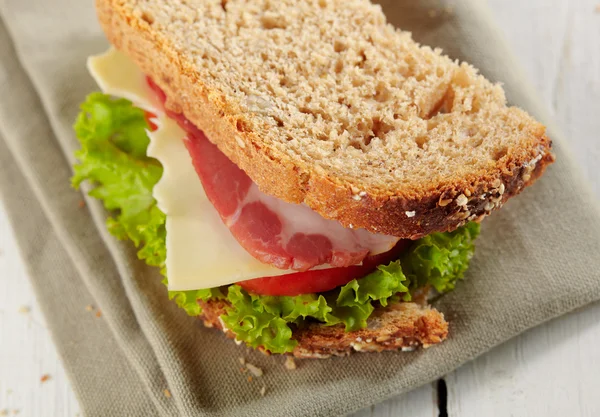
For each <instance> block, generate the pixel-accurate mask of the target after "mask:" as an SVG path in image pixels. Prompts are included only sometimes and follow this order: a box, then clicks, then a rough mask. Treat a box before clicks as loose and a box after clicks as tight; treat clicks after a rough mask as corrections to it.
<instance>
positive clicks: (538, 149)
mask: <svg viewBox="0 0 600 417" xmlns="http://www.w3.org/2000/svg"><path fill="white" fill-rule="evenodd" d="M96 4H97V9H98V14H99V17H100V21H101V24H102V26H103V28H104V30H105V32H106V35H107V37H108V39H109V40H110V42H111V43H113V44H114V45H115V46H116V47H117V48H118V49H120V50H121V51H123V52H125V53H126V54H127V55H129V56H130V57H131V58H132V59H133V60H134V61H135V62H136V63H137V64H138V65H139V66H140V67H141V69H142V70H143V71H144V72H145V73H146V74H148V75H149V76H150V77H151V78H153V79H154V81H155V82H156V83H157V84H158V85H159V86H160V87H161V88H162V89H163V90H164V91H165V92H166V94H167V97H168V101H167V107H169V108H170V109H172V110H174V111H177V112H182V113H184V114H185V116H186V117H187V118H188V119H189V120H191V121H192V122H193V123H194V124H196V125H197V126H198V127H199V128H200V129H202V130H204V131H205V132H206V133H207V136H208V137H209V139H210V140H211V141H212V142H214V143H215V144H217V146H218V147H219V148H220V149H221V150H222V151H223V152H224V153H225V154H226V155H227V156H228V157H229V158H230V159H231V160H233V161H234V162H235V163H236V164H237V165H238V166H240V167H241V168H242V169H243V170H244V171H246V172H247V173H248V175H249V176H250V177H251V178H252V179H253V180H254V181H255V182H256V183H257V184H258V186H259V187H260V188H261V190H263V191H264V192H266V193H268V194H271V195H274V196H276V197H278V198H280V199H283V200H285V201H289V202H293V203H305V204H307V205H308V206H310V207H311V208H313V209H314V210H315V211H317V212H318V213H320V214H321V215H322V216H324V217H326V218H333V219H337V220H339V221H340V222H341V223H342V224H344V225H345V226H346V227H356V228H366V229H368V230H370V231H373V232H378V233H386V234H391V235H395V236H399V237H404V238H412V239H415V238H419V237H421V236H424V235H427V234H429V233H431V232H433V231H447V230H452V229H454V228H456V227H458V226H461V225H463V224H464V223H466V222H467V221H472V220H475V221H479V220H481V219H482V218H483V217H484V216H486V215H488V214H490V212H492V211H493V210H496V209H498V208H499V207H501V206H502V205H503V204H504V203H505V202H506V200H507V199H509V198H510V197H512V196H514V195H515V194H517V193H519V192H520V191H521V190H522V189H523V188H524V187H526V186H528V185H530V184H531V183H533V182H534V181H535V180H536V179H537V178H538V177H539V176H540V175H541V174H542V173H543V171H544V169H545V167H546V166H547V165H548V164H549V163H551V162H552V161H553V160H554V156H553V154H552V152H551V141H550V140H549V139H548V138H547V137H546V135H545V128H544V126H542V125H541V124H539V123H538V122H536V121H535V120H534V119H533V118H532V117H530V116H529V115H528V114H527V113H525V112H524V111H522V110H520V109H518V108H514V107H507V106H506V99H505V96H504V92H503V90H502V88H501V87H500V86H499V85H496V84H492V83H491V82H489V81H487V80H486V79H485V78H484V77H482V76H481V75H479V74H478V73H477V70H475V69H474V68H473V67H471V66H470V65H468V64H466V63H458V62H455V61H452V60H451V59H450V58H448V57H446V56H443V55H442V53H441V51H440V50H437V49H431V48H429V47H425V46H420V45H418V44H417V43H416V42H414V41H413V40H412V38H411V36H410V34H409V33H406V32H402V31H400V30H397V29H395V28H393V27H392V26H391V25H389V24H387V23H386V19H385V16H384V15H383V13H382V11H381V8H380V7H379V6H376V5H373V4H371V3H370V2H369V1H367V0H303V1H298V0H277V1H275V0H243V1H242V0H169V1H167V0H144V1H141V0H96Z"/></svg>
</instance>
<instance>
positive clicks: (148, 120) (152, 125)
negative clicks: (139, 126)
mask: <svg viewBox="0 0 600 417" xmlns="http://www.w3.org/2000/svg"><path fill="white" fill-rule="evenodd" d="M144 117H145V118H146V123H148V127H150V131H151V132H154V131H155V130H156V129H158V126H156V123H154V122H153V121H152V119H154V118H155V117H156V115H155V114H154V113H150V112H149V111H144Z"/></svg>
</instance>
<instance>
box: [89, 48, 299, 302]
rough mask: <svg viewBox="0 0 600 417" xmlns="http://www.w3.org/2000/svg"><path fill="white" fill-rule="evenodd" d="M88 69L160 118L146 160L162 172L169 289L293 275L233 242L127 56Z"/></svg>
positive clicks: (113, 54) (159, 196) (111, 53)
mask: <svg viewBox="0 0 600 417" xmlns="http://www.w3.org/2000/svg"><path fill="white" fill-rule="evenodd" d="M88 69H89V71H90V73H91V74H92V76H93V77H94V79H95V80H96V82H97V83H98V85H99V86H100V88H101V89H102V91H103V92H104V93H106V94H110V95H113V96H116V97H122V98H126V99H128V100H130V101H131V102H133V103H134V104H135V105H136V106H138V107H140V108H142V109H144V110H147V111H150V112H152V113H153V114H155V115H156V119H154V120H152V121H153V122H154V123H155V124H156V125H157V126H158V129H157V130H155V131H154V132H148V137H149V138H150V146H149V147H148V155H149V156H151V157H153V158H156V159H157V160H158V161H159V162H160V163H161V164H162V166H163V169H164V171H163V176H162V178H161V179H160V181H159V182H158V184H156V186H155V187H154V190H153V193H152V194H153V196H154V198H155V199H156V201H157V202H158V207H159V208H160V209H161V210H162V211H163V212H164V213H165V214H166V216H167V223H166V228H167V260H166V268H167V276H168V277H169V290H173V291H185V290H195V289H204V288H213V287H218V286H221V285H227V284H232V283H234V282H239V281H245V280H249V279H253V278H260V277H267V276H276V275H283V274H288V273H292V272H294V271H286V270H281V269H277V268H274V267H272V266H270V265H267V264H263V263H261V262H260V261H258V260H257V259H255V258H253V257H252V256H251V255H250V254H248V253H247V252H246V251H245V250H244V248H242V247H241V246H240V244H239V243H238V242H237V241H236V240H235V238H234V237H233V235H232V234H231V232H230V231H229V229H228V228H227V226H225V225H224V224H223V222H222V221H221V218H220V217H219V214H218V213H217V211H216V209H215V208H214V207H213V206H212V204H211V202H210V201H209V200H208V198H207V196H206V194H205V193H204V189H203V187H202V183H201V182H200V179H199V178H198V175H197V174H196V171H195V170H194V167H193V165H192V160H191V157H190V156H189V154H188V151H187V149H186V147H185V145H184V143H183V138H184V137H185V136H186V133H185V132H184V131H183V130H182V129H181V128H180V127H179V126H178V125H177V122H175V121H174V120H171V119H170V118H168V117H167V116H166V114H165V113H164V111H163V110H162V106H161V104H160V103H159V102H158V99H157V98H156V97H155V95H154V93H153V92H152V91H151V90H150V88H149V87H148V85H147V84H146V80H145V77H144V74H143V73H142V72H141V71H140V69H139V68H138V67H137V66H136V65H135V64H134V63H133V62H132V61H131V60H130V59H129V58H128V57H127V56H125V55H124V54H122V53H121V52H119V51H117V50H116V49H114V48H111V49H110V50H108V51H107V52H106V53H104V54H102V55H98V56H93V57H90V58H89V59H88Z"/></svg>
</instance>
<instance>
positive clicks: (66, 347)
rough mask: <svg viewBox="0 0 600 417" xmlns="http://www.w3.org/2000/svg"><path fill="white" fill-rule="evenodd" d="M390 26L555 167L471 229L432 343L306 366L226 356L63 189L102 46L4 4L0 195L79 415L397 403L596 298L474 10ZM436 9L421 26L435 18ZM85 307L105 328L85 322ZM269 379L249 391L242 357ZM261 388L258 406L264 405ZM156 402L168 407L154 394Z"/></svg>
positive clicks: (563, 194)
mask: <svg viewBox="0 0 600 417" xmlns="http://www.w3.org/2000/svg"><path fill="white" fill-rule="evenodd" d="M382 4H383V7H384V10H385V12H386V13H387V14H388V17H389V19H390V21H391V22H392V23H394V24H396V25H398V26H399V27H402V28H404V29H406V30H411V31H413V32H414V34H415V38H416V39H417V40H419V41H422V42H424V43H428V44H432V45H437V46H441V47H443V48H444V49H445V50H446V51H447V52H448V53H449V54H450V55H451V56H453V57H455V58H460V59H466V60H468V61H470V62H472V63H473V64H475V65H476V66H478V67H479V68H481V69H482V72H483V73H484V74H485V75H487V76H488V77H490V78H491V79H493V80H497V81H503V82H504V83H505V84H506V88H507V91H508V97H509V99H510V100H511V102H512V103H513V104H516V105H519V106H521V107H523V108H525V109H526V110H528V111H530V112H531V113H532V114H534V115H535V116H537V117H538V118H540V119H542V120H543V121H545V122H546V123H547V124H548V125H549V127H550V131H549V133H550V136H551V137H552V138H553V139H554V140H555V149H556V154H557V157H558V162H557V163H556V164H555V165H553V166H552V167H551V168H550V169H549V171H548V173H547V174H546V176H545V177H544V178H543V179H542V181H541V182H540V183H538V184H536V185H535V186H534V187H533V188H532V189H529V190H527V191H525V192H524V194H523V195H522V196H520V197H519V198H517V199H515V200H513V201H511V202H510V203H509V204H508V205H507V206H506V207H505V208H504V209H503V210H502V211H501V212H500V213H498V214H495V215H494V216H492V217H491V218H490V219H488V220H487V221H486V222H484V227H483V232H482V236H481V238H480V239H479V243H478V246H477V253H476V256H475V258H474V260H473V262H472V267H471V269H470V270H469V273H468V274H467V275H468V276H467V277H466V280H465V281H464V282H461V283H460V285H459V286H458V288H457V289H456V291H455V292H453V293H451V294H449V295H447V296H445V297H443V298H442V299H441V300H440V301H439V302H438V303H437V304H436V307H437V308H439V309H440V310H441V311H443V312H444V313H445V314H446V316H447V318H448V319H449V320H450V323H451V335H450V338H449V339H448V340H447V341H446V342H445V343H444V344H442V345H440V346H438V347H435V348H432V349H429V350H421V351H417V352H413V353H386V354H361V355H354V356H351V357H349V358H341V359H330V360H325V361H304V362H302V363H301V365H300V367H299V369H297V370H295V371H293V372H291V371H288V370H286V369H285V368H284V367H283V366H282V363H283V360H282V358H278V357H265V356H263V355H261V354H259V353H256V352H252V351H250V350H248V349H246V348H245V347H242V346H236V345H235V344H234V343H231V341H229V340H226V339H225V338H224V337H223V336H222V335H221V334H219V332H217V331H213V330H209V329H204V328H203V327H202V326H201V325H200V324H199V322H198V320H195V319H193V318H190V317H188V316H186V314H185V313H184V312H183V311H181V310H179V309H178V308H177V307H176V306H175V305H174V304H173V303H172V302H169V301H168V300H167V292H166V289H165V288H164V287H163V286H162V284H161V283H160V276H159V274H158V271H156V270H153V269H151V268H149V267H146V266H145V265H144V264H142V263H141V262H139V261H138V260H137V259H136V256H135V250H134V249H133V248H132V246H131V245H130V244H128V243H127V242H117V241H115V240H114V239H113V238H112V237H111V236H110V235H109V234H108V233H107V232H106V231H105V228H104V221H105V218H106V215H107V214H106V212H105V211H104V210H103V209H102V207H101V205H100V204H99V203H98V202H97V201H94V200H92V199H87V198H86V201H87V205H86V206H85V207H81V205H80V201H81V200H82V198H83V196H82V194H81V193H79V192H76V191H74V190H72V189H71V188H70V187H69V177H70V175H71V168H70V166H71V164H72V163H73V162H74V161H73V156H72V155H73V151H74V150H75V149H76V148H77V142H76V140H75V138H74V135H73V132H72V130H71V124H72V122H73V120H74V118H75V115H76V114H77V112H78V104H79V103H80V102H81V101H83V99H84V97H85V95H86V94H87V93H89V92H91V91H94V90H96V89H97V88H96V86H95V85H94V84H93V82H92V80H91V78H90V77H89V76H88V74H87V73H86V69H85V65H84V64H85V59H86V57H87V56H88V55H90V54H94V53H98V52H101V51H103V50H104V49H105V48H106V46H107V43H106V41H105V40H104V38H103V35H102V34H101V32H100V30H99V27H98V25H97V23H96V19H95V16H94V10H93V5H92V2H91V1H82V0H54V1H52V2H48V1H45V0H1V1H0V16H1V21H0V96H1V97H2V100H1V102H0V191H1V193H2V200H3V204H4V205H5V206H6V209H7V212H8V214H9V217H10V219H11V222H12V224H13V227H14V228H15V231H16V235H17V239H18V242H19V245H20V247H21V251H22V254H23V258H24V259H25V261H26V263H27V265H28V271H29V275H30V278H31V280H32V283H33V287H34V289H35V291H36V294H37V298H38V300H39V302H40V306H41V309H42V310H43V313H44V315H45V316H46V319H47V322H48V325H49V328H50V331H51V333H52V337H53V339H54V342H55V343H56V345H57V348H58V351H59V353H60V355H61V357H62V359H63V362H64V365H65V368H66V369H67V372H68V373H69V376H70V378H71V381H72V383H73V387H74V390H75V392H76V394H77V396H78V398H79V401H80V403H81V407H82V409H83V411H84V414H85V415H87V416H102V417H106V416H154V415H157V416H201V415H206V416H231V415H243V416H265V415H286V416H290V417H293V416H308V415H310V416H329V415H341V414H345V413H348V412H350V411H353V410H357V409H359V408H362V407H365V406H368V405H370V404H372V403H375V402H378V401H382V400H384V399H385V398H388V397H390V396H393V395H396V394H399V393H402V392H406V391H409V390H410V389H413V388H415V387H417V386H419V385H421V384H424V383H427V382H429V381H431V380H434V379H435V378H438V377H440V376H441V375H444V374H445V373H447V372H449V371H451V370H453V369H455V368H456V367H458V366H459V365H461V364H462V363H464V362H466V361H468V360H470V359H472V358H474V357H476V356H478V355H480V354H482V353H484V352H485V351H487V350H489V349H490V348H492V347H493V346H495V345H497V344H499V343H501V342H503V341H506V340H508V339H509V338H511V337H514V336H515V335H517V334H519V333H520V332H522V331H524V330H526V329H528V328H530V327H532V326H535V325H537V324H539V323H541V322H543V321H546V320H549V319H551V318H553V317H556V316H558V315H561V314H564V313H566V312H568V311H571V310H573V309H575V308H577V307H581V306H583V305H585V304H587V303H590V302H593V301H596V300H599V299H600V257H599V256H598V243H599V239H600V212H599V211H598V207H597V202H596V200H595V199H594V198H593V197H592V196H591V193H590V191H589V190H588V188H587V186H586V184H584V183H582V177H581V176H580V174H579V173H578V172H577V170H576V169H575V166H574V163H573V162H572V159H571V157H570V155H569V153H568V151H567V150H566V149H565V146H566V142H565V141H564V140H563V139H562V138H561V137H560V134H559V132H558V131H557V130H556V129H555V128H554V126H553V125H552V122H551V120H550V119H549V118H548V117H547V115H546V114H545V113H544V111H543V109H541V107H540V106H539V104H538V103H537V102H536V101H535V98H534V95H533V94H532V93H531V91H530V89H529V87H528V85H527V84H526V83H525V82H524V80H523V77H522V75H521V73H520V72H519V71H518V70H517V69H516V68H517V66H516V65H515V64H514V62H513V58H512V56H511V55H510V53H509V52H508V51H507V49H506V46H505V45H504V43H503V41H502V40H501V39H500V38H499V37H498V35H497V31H496V30H495V29H494V27H493V24H492V23H491V20H490V17H489V16H488V14H487V12H486V10H485V9H484V7H483V6H482V5H481V3H480V1H478V0H462V1H460V2H456V4H455V7H454V8H453V9H452V12H451V13H449V10H448V9H446V7H445V4H444V3H443V2H441V1H439V0H431V1H429V0H421V1H418V2H417V1H414V0H397V1H392V0H389V1H382ZM434 9H437V10H438V11H439V13H436V15H435V17H431V14H430V13H429V12H430V11H431V10H434ZM88 304H94V305H96V306H99V307H100V308H101V310H102V312H103V316H102V318H100V319H98V318H96V317H94V316H93V315H90V314H86V313H85V306H86V305H88ZM240 356H244V357H246V358H247V360H249V361H250V362H252V363H254V364H256V365H257V366H259V367H261V368H263V369H264V370H265V375H264V376H263V377H262V378H256V379H255V380H254V381H252V382H248V381H247V380H246V376H245V375H242V374H241V373H240V372H239V364H238V357H240ZM263 384H264V386H265V387H266V395H265V396H264V397H262V396H261V395H260V390H261V388H262V387H263ZM167 389H168V390H169V391H168V393H169V394H170V395H166V394H165V390H167Z"/></svg>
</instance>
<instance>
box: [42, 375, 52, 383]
mask: <svg viewBox="0 0 600 417" xmlns="http://www.w3.org/2000/svg"><path fill="white" fill-rule="evenodd" d="M50 379H52V377H51V376H50V375H48V374H44V375H42V376H41V377H40V382H41V383H44V382H47V381H49V380H50Z"/></svg>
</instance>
